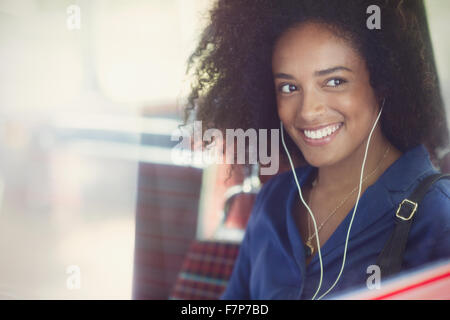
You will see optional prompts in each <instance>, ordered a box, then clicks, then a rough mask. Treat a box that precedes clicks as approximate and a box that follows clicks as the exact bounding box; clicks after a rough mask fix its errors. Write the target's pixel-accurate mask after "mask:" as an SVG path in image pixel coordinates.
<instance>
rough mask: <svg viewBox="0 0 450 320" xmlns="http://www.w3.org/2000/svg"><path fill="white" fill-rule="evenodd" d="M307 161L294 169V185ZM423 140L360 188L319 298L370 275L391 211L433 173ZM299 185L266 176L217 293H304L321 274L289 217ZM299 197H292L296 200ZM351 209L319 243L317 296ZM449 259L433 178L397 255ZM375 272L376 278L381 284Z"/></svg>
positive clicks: (288, 177) (447, 215)
mask: <svg viewBox="0 0 450 320" xmlns="http://www.w3.org/2000/svg"><path fill="white" fill-rule="evenodd" d="M312 171H313V167H311V166H306V167H301V168H297V169H296V173H297V177H298V180H299V183H300V185H301V184H302V183H303V182H304V181H305V180H306V179H307V178H308V175H309V174H310V173H311V172H312ZM436 172H437V170H436V169H435V168H434V167H433V165H432V164H431V162H430V158H429V154H428V152H427V150H426V149H425V147H424V146H423V145H419V146H417V147H415V148H412V149H410V150H409V151H407V152H405V153H404V154H403V155H402V156H401V157H400V158H399V159H397V161H396V162H394V163H393V164H392V165H391V166H390V167H389V168H388V169H387V170H386V171H385V172H384V173H383V174H382V175H381V176H380V177H379V179H378V180H377V181H376V182H375V183H374V184H373V185H371V186H370V187H368V188H367V189H366V191H365V192H364V193H363V194H362V195H361V198H360V200H359V204H358V209H357V212H356V215H355V218H354V221H353V225H352V229H351V232H350V237H349V243H348V248H347V257H346V263H345V267H344V270H343V273H342V275H341V278H340V280H339V282H338V283H337V285H336V286H335V287H334V289H333V290H332V291H331V292H330V293H329V294H328V295H327V296H326V297H325V298H329V297H331V296H332V295H333V294H335V293H337V292H339V291H342V290H344V289H348V288H352V287H361V286H363V285H364V284H365V283H366V281H367V278H368V277H369V276H370V275H371V274H368V273H367V268H368V267H369V266H370V265H375V263H376V259H377V257H378V255H379V253H380V252H381V250H382V248H383V247H384V244H385V243H386V241H387V240H388V237H389V236H390V234H391V233H392V231H393V228H394V223H395V212H396V210H397V208H398V205H399V203H400V202H401V201H402V200H403V199H404V198H406V197H407V196H408V195H409V194H410V193H411V192H412V191H413V190H414V188H415V187H416V186H417V184H418V183H419V181H420V180H421V179H423V178H424V177H426V176H428V175H430V174H433V173H436ZM297 199H298V190H297V186H296V184H295V181H294V178H293V174H292V172H291V171H288V172H285V173H282V174H280V175H278V176H276V177H274V178H272V179H270V180H269V181H268V182H267V183H266V184H265V185H264V186H263V188H262V189H261V191H260V192H259V194H258V196H257V198H256V202H255V204H254V207H253V210H252V213H251V216H250V219H249V222H248V225H247V229H246V232H245V236H244V239H243V241H242V244H241V248H240V251H239V255H238V258H237V260H236V263H235V266H234V269H233V273H232V276H231V278H230V281H229V283H228V286H227V289H226V290H225V292H224V294H223V295H222V297H221V298H222V299H244V300H247V299H267V300H269V299H270V300H271V299H286V300H287V299H311V298H312V296H313V295H314V293H315V291H316V290H317V286H318V283H319V278H320V263H319V257H318V254H315V255H314V256H313V258H312V260H311V262H310V263H309V265H308V266H306V264H305V250H304V243H303V241H302V238H301V235H300V232H299V231H298V229H297V225H296V223H295V221H294V216H293V207H294V201H297ZM298 201H299V200H298ZM352 213H353V208H352V209H351V210H350V212H349V214H347V216H346V217H345V219H344V220H343V221H342V223H341V224H340V225H339V226H338V227H337V229H336V230H335V232H334V233H333V234H332V235H331V237H330V238H329V239H328V241H326V243H325V244H324V245H323V246H322V247H321V252H322V261H323V270H324V275H323V280H322V287H321V290H320V291H319V294H318V295H317V297H319V296H320V295H322V294H323V293H324V292H326V291H327V290H328V289H329V288H330V287H331V285H332V284H333V283H334V282H335V280H336V278H337V276H338V274H339V271H340V269H341V265H342V257H343V253H344V245H345V239H346V236H347V230H348V226H349V223H350V220H351V216H352ZM448 258H450V180H447V179H443V180H440V181H438V182H436V183H435V184H434V185H433V186H432V187H431V188H430V190H429V192H428V193H427V194H426V196H425V197H424V198H423V200H422V202H421V203H420V205H419V207H418V211H417V212H416V214H415V220H414V222H413V225H412V227H411V231H410V234H409V238H408V244H407V248H406V251H405V255H404V260H403V264H404V266H403V268H404V270H407V269H412V268H415V267H418V266H421V265H423V264H427V263H430V262H434V261H438V260H444V259H448ZM382 281H383V279H382V275H381V284H382Z"/></svg>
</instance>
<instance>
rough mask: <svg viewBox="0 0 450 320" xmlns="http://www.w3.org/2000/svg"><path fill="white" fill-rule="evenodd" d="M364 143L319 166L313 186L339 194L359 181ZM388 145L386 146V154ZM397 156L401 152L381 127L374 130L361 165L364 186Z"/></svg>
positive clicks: (372, 180) (364, 148) (376, 177)
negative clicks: (342, 155) (333, 160)
mask: <svg viewBox="0 0 450 320" xmlns="http://www.w3.org/2000/svg"><path fill="white" fill-rule="evenodd" d="M366 143H367V140H365V141H364V142H363V143H362V144H361V145H360V146H359V147H358V148H357V149H356V150H355V152H353V153H352V155H351V156H349V157H347V158H345V159H343V160H341V161H339V162H337V163H334V164H333V165H330V166H323V167H320V168H318V175H317V180H316V183H315V188H317V189H320V190H321V191H322V192H325V193H330V194H340V193H345V192H348V191H349V190H352V189H353V188H355V187H356V186H357V185H359V180H360V175H361V167H362V163H363V160H364V153H365V150H366ZM388 148H389V150H388V153H387V154H386V150H387V149H388ZM400 156H401V152H400V151H398V150H397V149H396V148H395V147H394V146H393V145H391V144H390V142H389V141H388V140H387V139H386V138H385V137H384V136H383V135H382V133H381V130H379V129H378V130H376V131H374V133H373V136H372V139H371V142H370V146H369V150H368V152H367V158H366V163H365V166H364V173H363V179H364V178H366V177H367V180H366V181H365V182H364V183H363V189H365V186H366V187H367V186H368V185H370V184H372V183H373V182H375V181H376V180H377V179H378V177H379V176H380V175H381V174H382V173H383V172H384V171H385V170H386V169H387V168H388V167H389V166H390V165H391V164H392V163H393V162H394V161H395V160H397V159H398V158H399V157H400ZM369 175H370V176H369Z"/></svg>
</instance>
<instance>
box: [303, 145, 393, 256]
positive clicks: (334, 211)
mask: <svg viewBox="0 0 450 320" xmlns="http://www.w3.org/2000/svg"><path fill="white" fill-rule="evenodd" d="M389 148H390V146H388V147H387V148H386V151H385V152H384V155H383V157H382V158H381V160H380V162H379V163H378V166H377V167H376V168H375V169H374V170H373V171H372V172H371V173H369V174H368V175H367V176H365V177H364V179H363V180H362V184H363V183H364V182H365V181H366V180H367V179H368V178H370V177H371V176H372V175H373V174H375V172H377V171H378V169H379V168H380V166H381V164H382V163H383V160H384V158H386V156H387V154H388V152H389ZM315 182H316V180H315V179H314V181H313V182H312V186H313V187H314V186H315ZM362 184H361V185H362ZM358 188H359V185H357V186H356V187H355V188H354V189H353V190H352V191H351V192H350V193H349V194H348V195H346V196H345V198H344V200H342V201H341V202H340V203H339V205H338V206H337V207H336V208H334V210H333V211H332V212H331V213H330V214H329V215H328V217H327V218H326V219H325V220H324V221H323V222H322V223H321V224H320V225H319V227H318V228H317V234H319V232H320V230H321V229H322V227H323V226H324V225H325V223H327V221H328V220H329V219H330V218H331V217H332V216H334V215H335V213H336V212H337V211H338V209H339V208H340V207H342V205H343V204H344V203H345V202H346V201H347V200H348V199H349V198H350V196H351V195H352V194H353V193H354V192H355V191H356V190H357V189H358ZM310 199H311V195H310V196H309V199H308V202H309V200H310ZM308 206H309V203H308ZM309 222H310V216H309V215H308V240H306V246H307V247H308V249H309V254H308V256H310V255H312V254H313V252H314V246H313V245H312V244H311V241H312V239H313V238H314V237H315V236H316V232H314V233H313V234H312V235H311V230H310V223H309Z"/></svg>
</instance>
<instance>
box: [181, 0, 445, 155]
mask: <svg viewBox="0 0 450 320" xmlns="http://www.w3.org/2000/svg"><path fill="white" fill-rule="evenodd" d="M370 5H377V6H379V8H380V9H381V29H374V30H371V29H369V28H368V27H367V26H366V20H367V18H368V17H369V14H367V13H366V10H367V8H368V7H369V6H370ZM209 14H210V22H209V25H208V26H207V27H206V29H205V30H204V31H203V34H202V36H201V40H200V42H199V44H198V46H197V48H196V50H195V51H194V52H193V54H192V55H191V56H190V58H189V60H188V73H191V74H192V75H193V79H194V82H193V85H192V90H191V92H190V94H189V97H188V104H187V106H186V108H185V123H186V122H187V121H188V119H189V117H190V115H191V114H192V113H193V112H194V114H195V118H196V119H197V120H201V121H202V122H203V129H204V130H207V129H209V128H217V129H220V130H223V131H224V130H225V129H227V128H228V129H237V128H242V129H244V130H247V129H249V128H254V129H275V128H279V123H280V120H279V117H278V113H277V108H276V96H275V88H274V84H273V75H272V65H271V63H272V53H273V47H274V44H275V42H276V41H277V39H278V38H279V37H280V36H281V35H282V34H283V33H284V32H285V31H286V30H287V29H289V28H292V27H294V26H295V25H298V24H300V23H303V22H307V21H318V22H322V23H324V24H325V25H327V26H329V27H331V28H332V29H333V30H334V31H335V33H336V35H338V36H340V37H343V38H345V39H346V40H348V41H349V42H350V43H351V44H352V45H353V46H354V47H355V48H356V49H357V50H358V52H359V53H360V54H361V56H362V57H363V58H364V60H365V62H366V64H367V68H368V70H369V74H370V84H371V86H372V87H373V89H374V92H375V94H376V96H377V98H378V99H379V101H381V100H382V99H385V106H384V111H383V114H382V116H381V120H380V121H381V129H382V131H383V133H384V135H385V136H386V137H387V139H389V141H390V142H391V143H392V144H393V145H394V146H395V147H397V148H398V149H399V150H400V151H402V152H404V151H406V150H408V149H409V148H411V147H414V146H416V145H419V144H424V145H425V146H426V147H427V149H428V151H429V152H430V154H431V158H432V160H433V161H434V162H435V163H436V160H437V152H438V150H439V149H441V148H442V149H445V148H447V147H448V143H449V135H448V128H447V123H446V117H445V109H444V106H443V100H442V97H441V94H440V88H439V81H438V78H437V73H436V67H435V62H434V58H433V51H432V46H431V40H430V34H429V30H428V24H427V19H426V13H425V8H424V5H423V2H422V0H407V1H403V0H378V1H377V0H369V1H368V0H351V1H350V0H346V1H339V0H218V1H217V2H216V4H215V5H214V7H213V8H212V9H211V11H210V12H209ZM287 144H288V146H289V148H290V149H291V150H296V152H298V153H299V154H297V156H298V158H299V159H302V156H301V152H300V150H299V148H297V147H294V146H295V144H294V142H293V141H292V140H291V139H290V138H289V137H287ZM281 157H282V158H283V153H281Z"/></svg>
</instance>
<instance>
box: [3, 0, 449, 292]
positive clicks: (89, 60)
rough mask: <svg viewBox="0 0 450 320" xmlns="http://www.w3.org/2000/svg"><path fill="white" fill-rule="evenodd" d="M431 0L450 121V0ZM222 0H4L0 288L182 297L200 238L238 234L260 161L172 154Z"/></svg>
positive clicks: (232, 237) (432, 26) (428, 0)
mask: <svg viewBox="0 0 450 320" xmlns="http://www.w3.org/2000/svg"><path fill="white" fill-rule="evenodd" d="M425 2H426V5H427V10H428V19H429V24H430V30H431V35H432V40H433V45H434V52H435V58H436V63H437V66H438V71H439V77H440V81H441V88H442V94H443V97H444V100H445V102H446V106H447V117H448V118H447V120H450V112H449V111H448V106H449V105H450V58H449V57H450V38H449V37H448V31H449V30H450V19H449V17H450V2H449V1H447V0H426V1H425ZM212 3H213V0H164V1H162V0H126V1H125V0H78V1H76V0H72V1H69V0H57V1H56V0H0V48H1V49H0V69H1V72H0V298H2V299H131V298H136V299H140V298H146V299H166V298H177V297H176V296H175V295H173V293H171V292H172V291H171V290H172V289H171V288H172V287H173V286H175V285H176V284H177V283H179V281H180V280H179V279H178V280H177V277H179V274H180V270H181V268H182V266H183V265H186V264H185V263H184V261H185V253H186V251H187V250H188V249H189V248H191V249H192V247H190V245H191V243H192V241H193V240H205V239H216V240H217V239H219V240H223V239H226V240H229V241H231V242H233V241H234V242H239V239H240V238H241V236H242V232H240V231H239V229H242V228H240V227H242V225H245V223H246V218H247V217H246V216H245V215H244V217H242V215H240V216H239V215H236V216H237V218H236V219H234V220H233V219H232V220H231V222H228V224H229V225H228V226H227V228H228V232H226V233H221V232H219V231H220V230H218V228H219V227H220V221H221V219H222V214H223V210H222V209H223V202H224V197H230V194H231V195H232V193H233V190H230V188H231V187H233V185H236V184H241V183H242V182H243V179H244V177H248V176H251V175H252V174H251V173H250V172H242V175H241V176H239V174H238V177H237V178H234V179H231V180H229V181H227V182H226V183H225V184H221V183H217V181H224V179H225V177H226V173H225V172H224V170H222V169H221V168H218V167H217V166H210V167H208V168H203V167H202V166H200V165H180V164H176V163H174V162H173V161H172V159H171V149H172V147H173V146H174V145H175V144H176V142H174V141H171V139H170V136H171V134H172V133H173V132H174V131H175V130H176V129H177V126H178V124H179V123H180V117H181V112H180V110H181V105H182V103H183V98H184V97H185V93H186V88H188V87H189V83H188V82H187V79H186V77H185V71H186V59H187V58H188V56H189V54H190V53H191V52H192V50H193V49H194V48H195V44H196V42H197V40H198V36H199V35H200V32H201V30H202V27H203V26H204V25H205V23H206V22H207V10H208V8H210V7H211V5H212ZM248 185H249V186H250V188H254V190H257V184H248ZM250 194H251V192H250ZM250 200H251V199H250ZM250 200H249V201H250ZM242 201H243V202H242V206H241V208H242V207H245V208H246V209H245V210H246V212H247V211H248V205H247V207H246V204H248V203H250V202H248V203H247V202H246V200H245V199H243V200H242ZM232 211H233V210H231V212H232ZM241 231H242V230H241ZM202 250H203V249H202ZM183 263H184V264H183ZM230 269H231V266H229V268H228V269H227V272H230ZM184 275H185V279H184V280H186V279H187V277H188V276H187V273H186V274H184ZM177 281H178V282H177ZM219 285H220V283H219ZM183 290H184V289H183ZM191 290H194V289H191ZM195 290H197V291H195ZM195 290H194V291H195V292H198V291H199V290H201V289H199V288H196V289H195Z"/></svg>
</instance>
